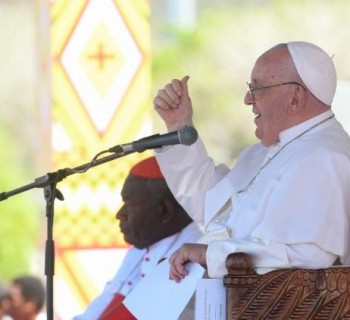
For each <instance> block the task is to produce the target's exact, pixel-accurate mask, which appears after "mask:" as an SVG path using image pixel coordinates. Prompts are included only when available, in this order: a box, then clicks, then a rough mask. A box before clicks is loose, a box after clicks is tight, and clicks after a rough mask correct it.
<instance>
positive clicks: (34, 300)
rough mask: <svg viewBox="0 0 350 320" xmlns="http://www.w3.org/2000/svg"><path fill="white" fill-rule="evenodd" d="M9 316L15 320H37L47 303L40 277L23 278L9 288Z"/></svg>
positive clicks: (15, 281) (16, 280) (16, 279)
mask: <svg viewBox="0 0 350 320" xmlns="http://www.w3.org/2000/svg"><path fill="white" fill-rule="evenodd" d="M9 297H10V301H11V303H10V306H9V309H8V315H9V316H10V317H11V319H13V320H35V319H37V317H38V316H39V313H40V311H41V310H42V309H43V306H44V303H45V288H44V285H43V283H42V281H41V279H39V278H38V277H35V276H21V277H18V278H15V279H14V280H12V282H11V285H10V288H9Z"/></svg>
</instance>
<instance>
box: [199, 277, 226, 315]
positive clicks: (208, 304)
mask: <svg viewBox="0 0 350 320" xmlns="http://www.w3.org/2000/svg"><path fill="white" fill-rule="evenodd" d="M195 301H196V304H195V305H196V308H195V320H225V319H226V289H225V287H224V283H223V280H222V279H199V280H198V282H197V289H196V300H195Z"/></svg>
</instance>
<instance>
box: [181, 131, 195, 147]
mask: <svg viewBox="0 0 350 320" xmlns="http://www.w3.org/2000/svg"><path fill="white" fill-rule="evenodd" d="M178 133H179V140H180V144H183V145H185V146H189V145H191V144H193V143H195V142H196V141H197V139H198V132H197V130H196V129H195V128H194V127H190V126H184V127H183V128H181V129H180V130H179V131H178Z"/></svg>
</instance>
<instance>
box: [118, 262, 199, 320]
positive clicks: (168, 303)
mask: <svg viewBox="0 0 350 320" xmlns="http://www.w3.org/2000/svg"><path fill="white" fill-rule="evenodd" d="M186 268H187V270H188V272H189V274H188V276H186V277H185V278H184V279H183V280H181V281H180V282H179V283H176V282H175V281H173V280H170V279H169V262H168V260H164V261H163V262H162V263H160V264H159V265H158V266H157V267H156V268H155V269H154V270H153V271H152V272H151V273H149V274H148V275H147V276H146V277H145V278H144V279H142V280H141V281H140V282H139V283H138V284H137V286H136V287H135V288H134V289H133V290H132V291H131V292H130V293H129V294H128V295H127V297H126V298H125V300H124V301H123V303H124V305H125V306H126V307H127V308H128V309H129V311H130V312H131V313H132V314H133V315H134V316H135V317H136V318H137V319H138V320H165V319H166V320H176V319H177V318H178V317H179V316H180V314H181V312H182V311H183V309H184V308H185V306H186V305H187V303H188V301H189V300H190V298H191V297H192V295H193V293H194V292H195V290H196V286H197V281H198V279H201V278H202V276H203V274H204V268H202V267H201V266H200V265H199V264H198V263H188V264H187V265H186Z"/></svg>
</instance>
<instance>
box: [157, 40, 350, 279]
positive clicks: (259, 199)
mask: <svg viewBox="0 0 350 320" xmlns="http://www.w3.org/2000/svg"><path fill="white" fill-rule="evenodd" d="M188 80H189V77H188V76H185V77H183V78H182V79H180V80H177V79H175V80H172V81H171V82H170V83H168V84H167V85H166V86H165V87H164V88H163V89H161V90H159V91H158V94H157V96H156V97H155V98H154V106H155V109H156V111H157V112H158V114H159V115H160V117H161V118H162V119H163V120H164V122H165V124H166V126H167V129H168V131H175V130H179V129H180V128H182V127H183V126H185V125H187V126H193V125H194V124H193V117H192V116H193V109H192V103H191V99H190V95H189V90H188ZM336 84H337V80H336V71H335V67H334V64H333V61H332V58H331V57H330V56H329V55H328V54H327V53H325V51H324V50H322V49H321V48H319V47H318V46H316V45H314V44H311V43H308V42H302V41H297V42H289V43H282V44H278V45H276V46H274V47H273V48H271V49H269V50H268V51H266V52H265V53H263V54H262V55H261V56H260V57H259V58H258V59H257V61H256V63H255V65H254V68H253V70H252V72H251V81H250V83H248V84H247V85H248V91H247V93H246V95H245V97H244V103H245V104H246V105H247V106H249V107H251V108H252V112H253V113H254V114H255V119H254V123H255V125H256V131H255V134H256V137H257V138H258V139H259V140H260V143H257V144H255V145H253V146H251V147H248V148H247V149H246V150H244V151H243V152H242V154H241V155H240V156H239V158H238V160H237V162H236V165H235V166H234V168H233V169H230V168H228V167H227V166H225V165H219V166H216V165H215V164H214V162H213V160H212V159H211V158H210V157H209V156H208V154H207V151H206V149H205V147H204V144H203V142H202V140H201V139H198V140H197V141H196V142H195V143H194V144H193V145H191V146H183V145H177V146H173V147H168V148H165V149H164V150H161V151H160V152H156V157H157V160H158V163H159V165H160V167H161V170H162V172H163V175H164V176H165V178H166V180H167V183H168V185H169V187H170V188H171V190H172V192H173V193H174V195H175V197H176V198H177V200H178V201H179V202H180V203H181V205H182V206H183V207H184V208H185V209H186V211H187V212H188V213H189V215H190V216H191V217H192V218H193V219H194V220H195V221H197V222H199V223H200V224H201V225H202V227H203V229H204V236H203V237H202V238H201V239H200V240H199V242H198V243H192V244H185V245H183V246H182V247H181V248H180V249H179V250H177V251H176V252H175V253H174V254H173V255H172V256H171V257H170V259H169V262H170V271H169V273H170V278H171V279H173V280H175V281H176V282H179V281H181V279H183V278H184V277H185V276H186V275H187V272H188V271H187V270H186V263H187V262H188V261H192V262H195V263H199V264H201V265H202V266H204V267H205V268H207V271H208V275H209V277H211V278H221V277H222V276H223V275H224V274H226V273H227V270H226V268H225V260H226V257H227V255H228V254H229V253H232V252H247V253H249V254H251V255H252V257H253V263H254V266H255V267H256V268H257V270H258V272H261V273H263V272H264V271H267V270H270V268H288V267H303V268H325V267H329V266H331V265H332V264H333V263H334V262H335V261H336V260H337V259H338V258H339V260H340V261H341V263H343V264H349V262H350V247H349V245H350V234H349V231H350V228H349V219H350V202H349V199H350V139H349V136H348V134H347V133H346V132H345V131H344V129H343V128H342V126H341V124H340V123H339V122H338V120H337V119H336V118H335V115H334V114H333V112H332V109H331V104H332V100H333V97H334V94H335V91H336Z"/></svg>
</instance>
